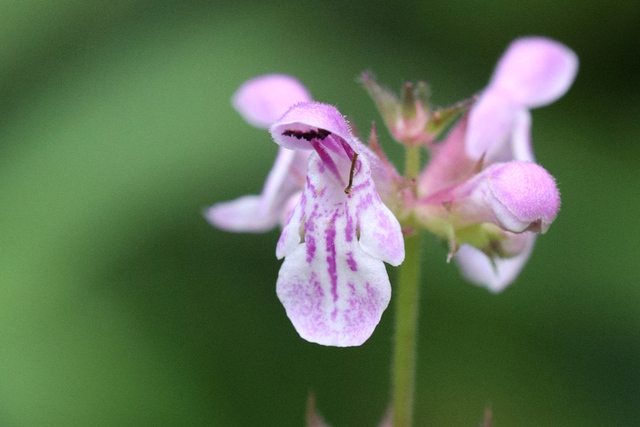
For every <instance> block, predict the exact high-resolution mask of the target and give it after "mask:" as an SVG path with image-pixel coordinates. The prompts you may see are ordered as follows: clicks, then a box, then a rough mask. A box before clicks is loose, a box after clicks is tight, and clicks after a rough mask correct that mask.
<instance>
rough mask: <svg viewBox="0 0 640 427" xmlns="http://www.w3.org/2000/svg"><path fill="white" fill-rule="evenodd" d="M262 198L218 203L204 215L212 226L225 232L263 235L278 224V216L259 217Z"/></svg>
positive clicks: (248, 197)
mask: <svg viewBox="0 0 640 427" xmlns="http://www.w3.org/2000/svg"><path fill="white" fill-rule="evenodd" d="M259 211H260V196H242V197H240V198H238V199H235V200H232V201H229V202H223V203H217V204H215V205H213V206H211V207H210V208H209V209H207V210H206V212H205V213H204V216H205V218H206V219H207V221H209V222H210V223H211V225H213V226H215V227H217V228H220V229H221V230H225V231H232V232H249V233H263V232H265V231H269V230H270V229H272V228H273V227H275V225H276V224H277V222H278V216H277V215H273V214H271V215H269V214H268V213H265V214H262V215H258V214H257V213H258V212H259Z"/></svg>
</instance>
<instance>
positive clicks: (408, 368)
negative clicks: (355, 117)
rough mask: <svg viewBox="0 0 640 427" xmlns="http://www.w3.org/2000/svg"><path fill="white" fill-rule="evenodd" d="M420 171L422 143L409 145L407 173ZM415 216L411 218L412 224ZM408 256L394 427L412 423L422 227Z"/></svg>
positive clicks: (400, 290)
mask: <svg viewBox="0 0 640 427" xmlns="http://www.w3.org/2000/svg"><path fill="white" fill-rule="evenodd" d="M419 172H420V147H407V149H406V157H405V177H406V178H407V179H416V178H417V176H418V174H419ZM412 222H413V221H412V220H411V219H410V220H409V221H407V223H408V225H411V224H412ZM404 245H405V259H404V262H403V263H402V265H401V266H400V268H399V273H398V285H397V286H396V289H395V298H396V331H395V334H396V336H395V347H394V354H393V358H394V362H393V427H410V426H411V425H412V419H413V395H414V388H415V385H414V380H415V372H416V334H417V330H418V302H419V290H420V286H419V285H420V230H419V229H418V230H415V231H414V232H413V234H412V235H409V236H407V237H405V240H404Z"/></svg>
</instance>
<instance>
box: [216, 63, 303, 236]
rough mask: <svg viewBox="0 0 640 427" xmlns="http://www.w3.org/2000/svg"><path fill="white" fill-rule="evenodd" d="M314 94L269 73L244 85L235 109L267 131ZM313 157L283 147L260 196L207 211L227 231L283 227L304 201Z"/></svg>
mask: <svg viewBox="0 0 640 427" xmlns="http://www.w3.org/2000/svg"><path fill="white" fill-rule="evenodd" d="M311 99H312V98H311V95H310V94H309V92H308V91H307V89H306V88H305V87H304V86H303V85H302V83H300V82H299V81H298V80H297V79H296V78H294V77H291V76H287V75H282V74H268V75H264V76H260V77H256V78H253V79H251V80H248V81H247V82H245V83H244V84H243V85H242V86H241V87H240V88H239V89H238V90H237V92H236V93H235V94H234V96H233V98H232V104H233V106H234V107H235V108H236V110H237V111H238V112H239V113H240V115H241V116H242V117H243V118H244V119H245V120H246V121H247V122H249V123H250V124H252V125H253V126H256V127H259V128H263V129H266V128H267V127H269V125H271V123H273V122H275V121H276V120H278V119H279V118H280V117H281V116H282V115H283V114H284V113H285V112H286V111H287V110H288V109H289V107H291V106H292V105H295V104H297V103H300V102H308V101H311ZM310 154H311V152H310V151H309V150H307V151H291V150H287V149H284V148H280V149H279V151H278V155H277V157H276V161H275V163H274V165H273V167H272V169H271V171H270V172H269V175H268V176H267V180H266V182H265V184H264V187H263V188H262V193H261V194H260V195H259V196H242V197H240V198H238V199H236V200H232V201H229V202H223V203H217V204H215V205H213V206H211V207H210V208H209V209H207V211H206V212H205V217H206V218H207V220H208V221H209V222H210V223H211V224H212V225H214V226H216V227H218V228H221V229H223V230H226V231H235V232H254V233H260V232H265V231H268V230H270V229H272V228H273V227H275V226H276V224H278V223H284V221H285V220H286V218H287V216H288V214H289V213H290V212H291V209H293V206H295V204H296V203H297V201H298V199H299V198H300V194H301V191H302V188H303V186H304V176H305V175H306V169H307V161H308V158H309V155H310Z"/></svg>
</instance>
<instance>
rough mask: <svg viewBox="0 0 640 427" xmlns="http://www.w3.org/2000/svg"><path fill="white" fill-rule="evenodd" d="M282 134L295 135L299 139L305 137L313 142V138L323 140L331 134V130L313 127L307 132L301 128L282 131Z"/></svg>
mask: <svg viewBox="0 0 640 427" xmlns="http://www.w3.org/2000/svg"><path fill="white" fill-rule="evenodd" d="M282 135H284V136H293V137H295V138H297V139H304V140H306V141H309V142H311V140H312V139H319V140H320V141H322V140H323V139H325V138H326V137H328V136H329V135H331V132H329V131H328V130H325V129H318V130H315V129H312V130H310V131H307V132H303V131H301V130H285V131H284V132H282Z"/></svg>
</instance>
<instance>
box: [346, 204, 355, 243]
mask: <svg viewBox="0 0 640 427" xmlns="http://www.w3.org/2000/svg"><path fill="white" fill-rule="evenodd" d="M344 214H345V216H346V217H347V225H346V226H345V227H344V238H345V240H346V241H347V242H351V241H352V240H353V236H354V235H355V230H354V229H353V217H352V216H351V215H349V204H348V203H345V204H344Z"/></svg>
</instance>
